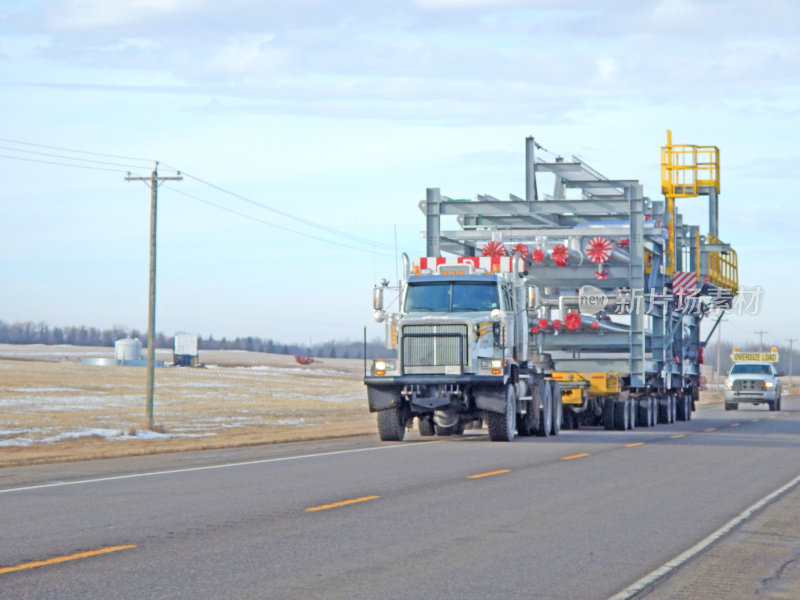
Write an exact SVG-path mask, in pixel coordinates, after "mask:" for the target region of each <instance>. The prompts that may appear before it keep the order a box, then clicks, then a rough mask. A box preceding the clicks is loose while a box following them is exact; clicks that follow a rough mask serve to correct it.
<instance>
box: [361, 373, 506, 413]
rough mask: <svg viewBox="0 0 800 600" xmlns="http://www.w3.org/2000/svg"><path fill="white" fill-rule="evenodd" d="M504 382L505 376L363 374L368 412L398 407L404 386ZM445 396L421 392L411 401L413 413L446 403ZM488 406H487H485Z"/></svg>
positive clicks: (489, 385)
mask: <svg viewBox="0 0 800 600" xmlns="http://www.w3.org/2000/svg"><path fill="white" fill-rule="evenodd" d="M507 382H508V376H507V375H474V374H471V373H469V374H463V375H396V376H391V375H390V376H374V375H368V376H366V377H364V384H365V385H366V386H367V399H368V401H369V410H370V412H376V411H379V410H385V409H387V408H392V407H394V406H399V405H400V404H401V403H402V401H403V397H402V395H401V393H400V392H402V391H403V388H405V387H406V386H433V387H435V388H437V389H442V388H447V387H454V386H459V387H460V388H461V389H462V390H463V389H464V388H473V389H475V388H478V389H480V388H484V389H498V388H499V389H502V388H503V387H504V386H505V384H506V383H507ZM450 403H451V399H450V397H449V396H448V395H446V394H445V395H440V394H437V395H433V396H431V395H425V396H420V397H418V398H417V400H416V401H415V402H411V409H412V410H413V411H415V412H430V411H433V410H437V409H439V408H444V407H446V406H448V405H450ZM487 408H488V407H487Z"/></svg>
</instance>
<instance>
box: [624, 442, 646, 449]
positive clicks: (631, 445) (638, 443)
mask: <svg viewBox="0 0 800 600" xmlns="http://www.w3.org/2000/svg"><path fill="white" fill-rule="evenodd" d="M635 446H644V442H633V443H632V444H625V447H626V448H633V447H635Z"/></svg>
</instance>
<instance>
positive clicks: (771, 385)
mask: <svg viewBox="0 0 800 600" xmlns="http://www.w3.org/2000/svg"><path fill="white" fill-rule="evenodd" d="M764 387H765V388H767V389H768V390H771V389H772V388H774V387H775V382H773V381H765V382H764Z"/></svg>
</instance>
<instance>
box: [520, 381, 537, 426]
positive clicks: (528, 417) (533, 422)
mask: <svg viewBox="0 0 800 600" xmlns="http://www.w3.org/2000/svg"><path fill="white" fill-rule="evenodd" d="M530 393H531V400H530V403H529V404H528V410H527V412H526V413H525V414H524V415H522V418H520V417H517V433H518V434H519V436H520V437H530V436H532V435H533V434H534V433H535V432H536V428H537V427H538V426H539V387H532V388H531V389H530Z"/></svg>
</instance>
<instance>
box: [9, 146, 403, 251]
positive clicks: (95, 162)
mask: <svg viewBox="0 0 800 600" xmlns="http://www.w3.org/2000/svg"><path fill="white" fill-rule="evenodd" d="M0 142H5V143H8V144H17V145H23V146H29V147H34V148H42V149H46V150H57V151H60V152H69V153H73V154H83V155H87V156H98V157H103V158H115V159H123V160H131V161H135V162H147V163H149V164H152V163H154V162H156V163H157V161H153V160H150V159H144V158H138V157H132V156H125V155H120V154H108V153H101V152H90V151H87V150H78V149H76V148H66V147H64V146H51V145H47V144H37V143H33V142H24V141H21V140H13V139H9V138H0ZM0 149H3V150H7V151H10V152H18V153H25V154H33V155H37V156H43V157H49V158H58V159H63V160H65V161H80V162H83V163H92V164H91V165H89V164H79V162H61V161H56V160H46V159H38V158H30V157H24V156H9V155H6V154H2V155H0V158H7V159H10V160H19V161H24V162H32V163H38V164H47V165H55V166H60V167H68V168H69V167H71V168H77V169H89V170H94V171H106V172H112V173H117V172H119V170H118V169H113V168H109V167H103V166H95V165H109V166H118V167H121V168H123V169H125V170H126V171H131V170H133V169H135V168H137V167H132V165H130V164H128V163H117V162H110V161H104V160H96V159H90V158H80V157H73V156H66V155H64V154H53V153H50V152H41V151H38V150H27V149H24V148H13V147H10V146H0ZM161 164H163V165H164V166H166V167H168V168H172V169H175V170H176V171H179V170H180V169H177V168H176V167H173V166H171V165H168V164H166V163H161ZM138 168H143V167H142V166H141V165H139V166H138ZM128 174H129V175H130V173H128ZM183 175H184V176H185V177H187V178H189V179H193V180H195V181H197V182H198V183H202V184H203V185H206V186H208V187H210V188H212V189H214V190H216V191H218V192H221V193H223V194H227V195H229V196H232V197H234V198H236V199H237V200H241V201H243V202H247V203H249V204H251V205H253V206H256V207H258V208H260V209H262V210H267V211H269V212H272V213H274V214H277V215H280V216H281V217H283V218H286V219H290V220H293V221H296V222H298V223H301V224H303V225H306V226H307V227H312V228H314V229H318V230H320V231H323V232H325V233H328V234H331V235H333V236H338V237H341V238H344V239H346V240H349V241H351V242H354V243H357V244H363V245H366V246H371V247H373V248H377V249H381V250H385V251H391V250H392V245H391V244H388V243H384V242H379V241H376V240H372V239H369V238H365V237H361V236H358V235H355V234H353V233H349V232H347V231H342V230H340V229H336V228H333V227H329V226H327V225H323V224H321V223H317V222H315V221H312V220H310V219H306V218H303V217H299V216H297V215H293V214H291V213H289V212H286V211H283V210H280V209H277V208H274V207H272V206H269V205H268V204H265V203H263V202H259V201H257V200H253V199H252V198H248V197H246V196H243V195H241V194H237V193H236V192H232V191H230V190H227V189H225V188H223V187H221V186H218V185H216V184H213V183H211V182H209V181H206V180H204V179H201V178H200V177H197V176H195V175H191V174H189V173H186V172H185V171H184V172H183ZM174 191H176V192H177V193H179V194H182V195H184V196H187V197H190V198H193V199H194V200H198V201H200V202H204V203H205V204H209V205H211V206H215V207H216V208H219V209H222V210H226V211H228V212H231V213H233V214H237V215H239V216H242V217H244V218H247V219H251V220H254V221H257V222H260V223H263V224H265V225H269V226H272V227H277V228H279V229H284V230H286V231H292V232H293V233H296V234H297V235H301V236H304V237H308V238H311V239H315V240H318V241H322V242H325V243H329V244H335V245H338V246H342V247H345V248H351V249H355V250H362V251H363V249H362V248H357V247H354V246H350V245H348V244H343V243H339V242H334V241H333V240H330V239H326V238H321V237H317V236H314V235H310V234H306V233H302V232H300V231H296V230H292V229H289V228H286V227H279V226H277V225H274V224H272V223H269V222H267V221H263V220H261V219H258V218H256V217H252V216H250V215H247V214H245V213H241V212H238V211H235V210H232V209H228V208H225V207H222V206H220V205H218V204H214V203H213V202H209V201H207V200H203V199H201V198H198V197H196V196H191V195H190V194H186V193H185V192H180V191H178V190H174ZM381 254H383V255H387V256H388V253H385V252H381Z"/></svg>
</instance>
